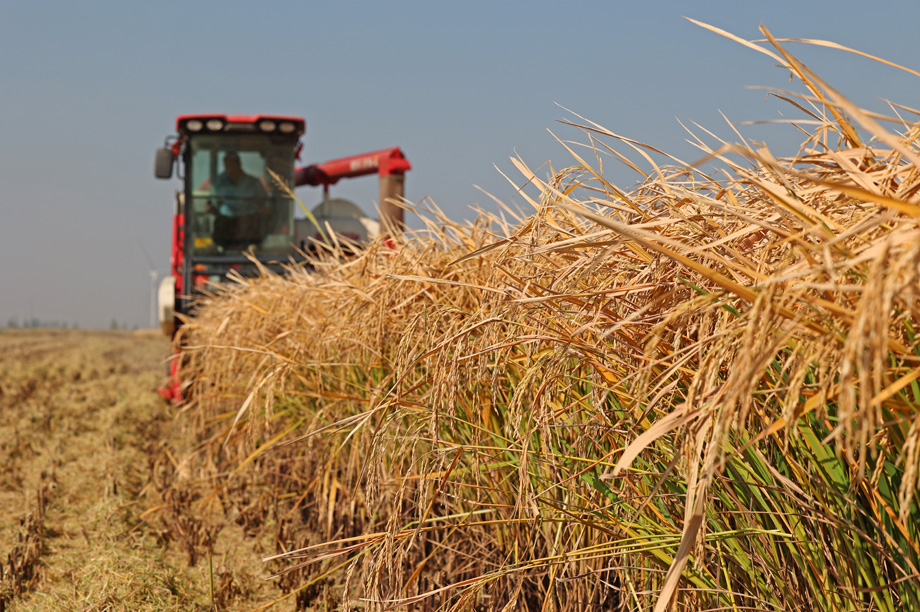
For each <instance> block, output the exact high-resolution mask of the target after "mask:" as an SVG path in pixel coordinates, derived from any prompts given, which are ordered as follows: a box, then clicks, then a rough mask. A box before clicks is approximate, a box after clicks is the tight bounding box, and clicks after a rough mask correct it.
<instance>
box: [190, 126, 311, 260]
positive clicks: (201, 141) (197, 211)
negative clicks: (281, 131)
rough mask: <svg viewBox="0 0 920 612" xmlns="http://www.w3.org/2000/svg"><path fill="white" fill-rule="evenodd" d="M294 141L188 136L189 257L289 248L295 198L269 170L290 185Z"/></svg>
mask: <svg viewBox="0 0 920 612" xmlns="http://www.w3.org/2000/svg"><path fill="white" fill-rule="evenodd" d="M295 144H296V143H295V142H294V141H293V140H292V139H291V138H290V137H279V136H274V135H268V134H226V133H224V134H213V135H212V134H201V135H196V136H193V137H192V138H191V139H190V152H189V153H190V156H189V165H188V168H187V181H188V183H187V184H188V189H189V194H188V196H187V198H186V203H187V207H186V213H187V223H186V227H187V232H188V238H189V246H190V250H191V255H192V256H193V257H194V256H196V255H198V256H205V255H209V256H228V257H240V256H241V254H242V253H243V252H251V253H253V254H255V255H257V256H261V255H265V256H284V255H286V254H289V253H293V246H292V244H291V243H292V241H293V238H294V207H293V200H292V199H291V197H290V196H289V195H288V194H287V193H286V192H285V191H284V190H283V189H282V188H281V187H280V186H279V185H278V183H277V181H276V180H275V179H274V178H272V176H271V173H270V172H269V171H272V172H274V173H275V174H276V175H277V176H279V177H280V178H281V180H282V181H283V182H284V183H285V184H287V186H288V187H293V171H294V146H295Z"/></svg>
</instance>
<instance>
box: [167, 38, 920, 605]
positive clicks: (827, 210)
mask: <svg viewBox="0 0 920 612" xmlns="http://www.w3.org/2000/svg"><path fill="white" fill-rule="evenodd" d="M710 29H713V30H714V28H710ZM763 33H764V36H765V37H766V38H767V40H768V44H762V43H753V42H749V41H740V40H739V42H741V43H743V44H745V45H747V46H750V47H752V48H756V49H757V50H759V51H761V52H763V53H765V54H767V55H769V56H770V57H771V59H772V60H773V61H774V62H776V63H778V64H780V65H781V66H782V67H784V69H786V70H788V71H790V73H792V74H793V75H795V76H796V77H797V78H798V79H799V80H800V81H801V83H802V84H803V87H804V91H803V92H802V93H799V94H790V93H788V92H786V93H783V94H782V97H783V98H784V99H786V100H787V101H788V102H789V103H790V104H792V105H793V106H794V107H795V108H796V109H797V110H798V111H799V112H800V113H802V115H803V121H802V122H801V123H800V124H799V125H800V127H801V129H802V130H803V133H804V134H805V139H804V142H803V144H802V146H801V148H800V150H799V151H798V153H797V154H796V155H795V156H793V157H791V158H777V157H776V156H774V155H773V153H771V151H770V150H769V148H768V147H767V146H765V145H758V146H757V147H754V146H753V145H751V144H750V143H747V142H746V141H744V140H743V138H742V137H741V136H740V132H739V142H737V143H731V142H727V141H720V140H718V139H716V138H715V137H713V136H712V135H711V134H708V133H706V134H704V136H705V138H702V137H700V138H698V139H697V140H696V142H697V143H698V146H699V147H700V149H701V155H702V156H703V157H704V161H703V162H700V163H698V164H696V165H688V164H686V163H684V162H681V161H680V160H677V159H673V158H671V159H670V161H669V163H668V164H662V163H660V160H661V159H662V157H665V158H666V157H667V156H664V155H663V154H662V152H660V151H657V150H655V149H653V148H652V147H649V146H647V145H644V144H642V143H640V142H637V141H634V140H631V139H627V138H624V137H621V136H618V135H617V134H615V133H613V132H611V131H609V130H606V129H605V128H603V127H601V126H599V125H596V124H593V123H591V122H590V121H587V120H579V121H577V122H569V123H570V128H571V129H576V130H580V133H582V134H583V135H584V138H585V139H586V142H584V143H582V146H579V147H576V146H575V145H571V144H563V146H564V147H565V148H566V149H568V152H569V153H570V154H571V155H572V157H573V160H574V161H573V164H572V165H571V166H570V167H568V168H566V169H564V170H560V171H558V172H556V171H551V173H550V176H548V177H547V178H540V177H538V176H537V175H536V174H535V173H534V172H532V171H531V170H530V169H529V168H528V166H527V165H526V164H525V163H524V162H523V161H521V160H516V161H515V163H516V165H517V167H518V169H519V170H520V172H521V175H522V177H523V180H522V181H521V183H522V184H523V183H526V184H527V185H528V188H527V189H523V188H522V190H521V192H520V193H521V197H523V198H524V199H525V200H526V201H527V202H528V205H531V206H532V207H533V209H532V211H531V212H530V213H529V214H526V215H525V214H523V213H517V212H515V211H512V210H510V209H506V210H505V213H504V214H503V215H502V216H498V215H486V214H483V215H482V216H481V217H480V218H479V219H477V220H476V221H475V222H473V223H469V224H460V223H456V222H452V221H450V220H449V219H447V218H446V217H445V216H444V215H443V214H441V213H440V212H439V211H437V209H434V208H432V209H431V210H429V211H428V212H424V211H420V210H417V211H416V212H418V213H419V214H420V216H421V217H422V218H423V219H425V222H426V227H425V229H424V230H422V231H419V232H416V233H414V234H412V235H410V236H406V237H404V238H403V239H402V240H401V241H399V243H398V244H394V243H393V242H392V241H391V242H386V241H377V242H374V243H372V244H370V245H368V246H367V248H366V249H363V250H361V251H359V252H357V253H349V254H348V255H347V256H346V255H345V254H343V252H342V251H340V250H339V249H338V248H337V246H336V245H328V246H327V247H326V249H325V250H322V249H321V252H320V254H319V255H317V256H316V259H315V261H314V262H313V263H312V265H311V266H296V265H292V266H290V270H289V271H288V272H287V273H286V274H284V275H276V274H272V273H271V272H269V271H267V270H266V271H265V274H264V275H263V277H262V278H259V279H243V278H238V279H237V281H236V283H234V284H231V285H230V286H226V287H224V288H222V289H220V290H218V291H217V292H216V295H215V296H214V297H213V298H210V299H208V300H205V302H204V303H203V304H202V306H201V308H200V310H199V313H198V315H197V316H196V317H195V318H194V319H192V320H190V321H189V322H188V324H187V325H186V327H185V329H184V332H183V334H184V335H183V342H184V343H185V348H184V359H185V361H186V363H185V365H184V370H183V372H184V374H185V375H186V376H187V377H188V379H189V380H190V381H191V386H190V397H191V401H190V403H189V405H188V407H187V411H188V413H189V414H190V415H192V416H193V417H194V418H195V419H197V422H198V423H199V425H200V427H201V432H202V433H201V438H202V441H203V442H205V444H203V445H202V447H201V451H200V453H201V455H202V456H207V457H208V460H207V462H210V463H208V465H211V466H212V468H211V470H212V471H211V473H212V474H213V475H216V476H215V480H214V482H217V483H219V484H218V485H217V489H218V490H217V491H216V492H215V493H214V494H213V495H212V496H211V497H210V498H208V499H210V500H213V499H214V496H215V495H216V496H218V497H220V498H221V499H222V500H223V503H224V506H225V507H229V506H231V505H233V504H234V503H237V502H233V501H232V500H233V499H240V497H239V496H245V498H246V499H247V500H250V501H249V502H247V503H248V506H247V508H249V509H250V511H252V510H251V509H252V508H262V510H260V512H261V514H260V515H259V517H257V518H253V519H252V520H253V525H254V528H258V527H259V526H260V525H262V524H263V523H264V522H265V521H266V520H267V519H266V518H265V517H268V516H269V515H270V516H272V517H274V518H273V519H272V520H273V521H275V523H276V524H277V526H276V528H277V529H278V530H279V533H280V534H281V535H282V536H283V537H279V548H278V555H271V557H272V562H273V563H275V564H278V565H277V566H276V567H279V568H281V569H280V571H282V572H290V573H289V574H287V575H289V576H296V580H295V581H294V582H292V584H291V587H290V588H291V589H292V593H295V592H300V593H303V592H306V591H307V590H308V589H310V588H312V587H313V586H315V585H316V584H318V583H320V582H322V581H324V584H326V585H327V586H329V585H332V588H334V589H335V590H336V592H337V593H338V594H339V597H341V598H343V599H345V600H348V601H350V602H351V603H352V604H358V603H360V604H361V605H363V606H364V607H365V608H366V609H371V610H392V609H405V610H409V609H411V610H427V609H444V610H480V609H482V610H485V609H495V610H515V609H517V610H550V609H552V610H560V611H561V610H587V609H601V610H602V609H610V610H619V609H623V610H633V609H654V610H656V611H658V610H669V609H678V610H716V609H733V610H734V609H739V610H741V609H750V610H791V609H820V610H891V611H894V610H901V609H920V572H918V569H917V568H918V564H920V547H918V525H920V520H918V519H920V511H918V507H917V500H916V499H915V493H916V490H917V483H918V470H917V467H918V461H920V418H918V414H917V405H918V402H920V382H918V379H920V363H918V354H920V353H918V350H920V349H918V341H917V337H916V331H915V330H916V329H917V326H918V306H920V302H918V280H920V267H918V266H920V263H918V262H920V228H918V223H917V219H918V217H920V203H918V200H917V194H916V192H917V189H918V187H920V172H918V167H920V166H918V163H917V162H918V160H920V157H918V149H917V145H916V139H917V136H918V134H920V130H918V128H917V124H916V121H914V119H905V118H904V117H903V116H902V115H909V116H910V117H912V118H913V117H916V113H915V112H913V111H911V110H910V109H906V108H904V107H898V106H896V105H892V106H891V110H892V113H891V115H892V116H890V117H887V116H882V115H880V114H878V113H870V112H868V111H864V110H862V109H860V108H858V107H856V106H855V105H853V104H852V103H850V102H849V101H848V100H847V99H846V98H844V97H843V96H842V95H841V94H840V93H838V92H837V91H836V90H834V89H833V88H831V87H830V86H829V85H827V84H826V83H824V82H823V81H822V80H821V79H820V77H818V76H817V75H816V74H814V73H813V72H812V71H811V70H809V68H808V67H806V66H805V65H803V64H802V63H801V62H800V61H798V60H797V59H796V58H795V57H794V56H793V55H791V54H790V53H789V52H788V51H787V49H786V47H785V45H786V44H787V43H786V41H778V40H776V39H774V38H773V37H772V35H771V34H770V33H769V32H768V31H766V30H765V29H764V31H763ZM723 34H724V33H723ZM725 35H726V36H730V35H727V34H725ZM736 40H737V39H736ZM799 42H802V41H799ZM805 42H810V43H812V44H821V45H824V46H829V45H830V43H825V42H823V41H805ZM838 48H839V49H841V50H842V51H848V50H847V49H843V48H840V47H838ZM806 128H807V129H806ZM707 138H708V139H709V140H713V141H715V142H714V143H713V144H706V139H707ZM622 151H626V153H624V152H622ZM632 159H636V160H637V161H631V160H632ZM611 160H612V161H614V162H623V163H626V164H628V165H630V166H631V167H632V168H634V169H635V170H636V171H637V172H639V173H640V174H641V182H640V183H639V186H638V187H636V188H634V189H629V190H626V189H622V188H619V187H617V186H616V185H614V184H612V183H611V182H610V181H609V180H607V179H605V175H604V163H605V162H606V163H609V162H610V161H611ZM710 166H713V167H714V168H716V169H715V170H712V171H708V170H704V168H708V167H710ZM643 168H645V169H643ZM407 206H408V205H407ZM240 373H243V374H242V375H241V374H240ZM234 496H236V497H234ZM253 499H261V500H263V501H262V502H258V503H257V502H256V501H252V500H253ZM268 508H271V510H268ZM307 603H308V602H307ZM304 605H306V604H304Z"/></svg>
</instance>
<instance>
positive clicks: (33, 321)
mask: <svg viewBox="0 0 920 612" xmlns="http://www.w3.org/2000/svg"><path fill="white" fill-rule="evenodd" d="M38 327H41V328H45V329H80V324H79V323H77V322H76V321H74V322H72V323H67V322H66V321H52V320H49V319H41V318H39V317H29V318H28V319H23V320H22V321H20V320H19V317H10V318H9V319H8V320H7V322H6V328H7V329H31V328H38ZM109 329H124V330H134V329H137V325H130V324H128V323H125V322H123V321H119V320H118V319H116V318H115V317H112V321H111V323H109Z"/></svg>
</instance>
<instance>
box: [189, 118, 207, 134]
mask: <svg viewBox="0 0 920 612" xmlns="http://www.w3.org/2000/svg"><path fill="white" fill-rule="evenodd" d="M203 127H204V124H203V123H202V122H201V121H199V120H198V119H189V120H188V122H187V123H186V124H185V128H186V129H187V130H188V131H189V132H200V131H201V128H203Z"/></svg>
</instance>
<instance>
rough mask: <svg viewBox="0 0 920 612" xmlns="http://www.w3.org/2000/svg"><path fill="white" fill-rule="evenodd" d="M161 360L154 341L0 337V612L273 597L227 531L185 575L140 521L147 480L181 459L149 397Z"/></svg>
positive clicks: (51, 333)
mask: <svg viewBox="0 0 920 612" xmlns="http://www.w3.org/2000/svg"><path fill="white" fill-rule="evenodd" d="M167 354H168V346H167V343H166V341H165V340H164V339H163V338H162V337H161V336H159V335H156V334H153V333H152V332H151V333H138V332H134V333H131V332H118V331H115V332H104V331H77V330H3V331H0V612H4V611H5V610H15V611H19V610H22V611H32V610H84V611H87V612H88V611H106V610H132V611H135V610H210V609H221V610H251V609H253V608H256V607H258V606H259V605H260V604H262V603H265V602H267V601H271V600H272V599H273V598H275V597H278V596H279V595H280V594H279V593H278V591H277V590H276V589H275V588H274V586H273V585H272V584H271V583H269V582H267V581H265V580H263V579H262V577H264V576H265V575H266V571H265V569H264V568H263V567H262V565H261V562H260V561H259V558H260V553H261V552H262V550H263V549H262V548H260V545H259V544H258V543H257V542H252V541H250V540H247V539H244V538H243V537H242V535H241V534H240V533H239V532H238V531H235V530H234V527H235V526H233V525H231V526H229V527H226V528H224V529H222V530H221V532H220V534H219V536H218V537H217V540H216V542H215V544H214V549H213V550H214V552H213V555H212V556H211V557H210V558H208V557H206V556H205V557H203V558H201V557H200V556H199V558H198V559H197V563H195V564H194V565H192V566H190V564H189V554H187V551H185V550H183V549H182V547H181V546H180V545H179V544H177V539H176V538H175V537H170V535H169V534H168V533H166V531H168V530H166V529H164V528H163V526H162V521H160V522H158V521H156V520H151V519H150V517H151V516H154V515H156V507H155V506H154V504H155V502H156V500H157V495H156V493H157V492H156V491H153V489H152V487H153V485H152V483H151V478H150V475H151V474H152V473H153V470H152V468H153V466H155V465H157V464H158V461H159V462H162V458H163V456H164V455H165V456H166V457H171V456H173V454H177V453H178V452H179V451H180V450H181V449H177V448H176V444H177V443H178V444H180V445H181V440H182V437H181V432H179V431H178V428H177V427H176V426H175V425H174V419H173V415H174V412H175V410H174V409H173V408H171V407H170V406H168V405H167V404H166V403H165V402H164V401H163V400H162V399H160V397H159V396H158V395H157V394H156V393H155V389H156V387H157V385H158V383H159V382H160V380H161V379H162V377H163V375H164V373H165V365H164V363H165V362H164V360H165V357H166V355H167ZM170 448H172V450H170ZM170 460H171V461H172V459H170ZM177 528H178V529H180V530H181V526H177ZM227 568H232V570H230V569H227ZM273 609H287V608H286V607H285V606H284V605H279V606H277V607H275V608H273Z"/></svg>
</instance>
